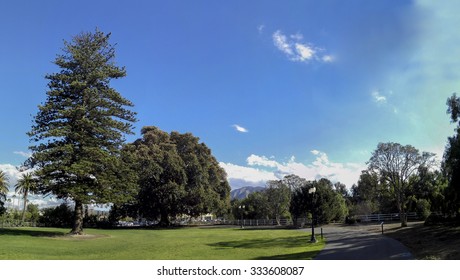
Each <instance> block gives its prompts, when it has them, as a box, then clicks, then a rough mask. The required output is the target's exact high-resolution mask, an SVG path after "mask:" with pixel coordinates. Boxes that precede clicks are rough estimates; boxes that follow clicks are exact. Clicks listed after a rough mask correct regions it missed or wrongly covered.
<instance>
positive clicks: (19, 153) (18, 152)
mask: <svg viewBox="0 0 460 280" xmlns="http://www.w3.org/2000/svg"><path fill="white" fill-rule="evenodd" d="M13 153H14V154H16V155H20V156H23V157H26V158H29V157H31V156H32V154H31V153H28V152H23V151H14V152H13Z"/></svg>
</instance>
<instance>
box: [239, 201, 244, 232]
mask: <svg viewBox="0 0 460 280" xmlns="http://www.w3.org/2000/svg"><path fill="white" fill-rule="evenodd" d="M238 208H239V209H240V212H241V228H244V226H243V212H244V208H245V206H244V205H240V206H238Z"/></svg>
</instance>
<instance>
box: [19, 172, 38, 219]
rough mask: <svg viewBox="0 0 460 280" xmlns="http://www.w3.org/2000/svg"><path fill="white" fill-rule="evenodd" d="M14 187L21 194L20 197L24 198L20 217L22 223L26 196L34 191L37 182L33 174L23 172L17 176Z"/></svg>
mask: <svg viewBox="0 0 460 280" xmlns="http://www.w3.org/2000/svg"><path fill="white" fill-rule="evenodd" d="M15 187H16V188H15V192H17V193H19V194H22V198H23V199H24V204H23V209H22V219H21V222H22V223H24V219H25V217H26V210H27V198H28V196H29V194H30V193H35V192H36V191H37V184H36V180H35V178H34V176H33V173H32V172H29V173H23V174H22V175H21V178H19V180H18V182H17V183H16V185H15Z"/></svg>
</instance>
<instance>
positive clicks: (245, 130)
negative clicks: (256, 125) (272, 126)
mask: <svg viewBox="0 0 460 280" xmlns="http://www.w3.org/2000/svg"><path fill="white" fill-rule="evenodd" d="M232 127H233V128H235V130H236V131H238V132H241V133H248V132H249V130H248V129H246V128H244V127H242V126H240V125H237V124H234V125H232Z"/></svg>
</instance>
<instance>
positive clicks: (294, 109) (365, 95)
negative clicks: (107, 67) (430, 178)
mask: <svg viewBox="0 0 460 280" xmlns="http://www.w3.org/2000/svg"><path fill="white" fill-rule="evenodd" d="M286 2H287V1H93V0H91V1H77V2H76V1H2V2H1V3H0V26H2V28H0V38H1V40H2V44H0V93H1V96H2V100H3V101H2V102H1V103H0V119H1V120H2V130H1V131H2V133H0V168H2V169H3V170H5V171H6V172H8V174H9V175H10V177H12V181H13V182H14V178H16V177H17V175H18V173H17V172H16V171H15V170H14V166H17V165H19V164H20V163H21V162H23V161H24V160H25V157H24V155H27V153H28V149H27V147H28V146H29V142H28V138H27V136H26V132H27V131H29V129H30V126H31V124H32V117H33V116H34V115H35V114H36V112H37V105H38V104H40V103H41V102H44V101H45V98H46V97H45V93H46V90H47V87H46V80H45V79H44V76H45V74H47V73H53V72H56V71H57V70H58V69H57V68H56V67H55V66H54V65H53V64H52V61H53V60H54V58H55V56H56V55H57V54H58V53H60V52H61V48H62V47H63V40H70V39H71V37H72V36H74V35H76V34H78V33H80V32H82V31H94V30H95V28H96V27H97V28H99V29H100V30H102V31H104V32H111V33H112V37H111V42H112V43H114V44H117V45H116V51H117V59H116V60H117V63H118V65H120V66H125V67H126V70H127V74H128V75H127V77H126V78H123V79H120V80H118V81H115V82H114V83H113V86H114V87H115V88H116V89H117V90H118V91H119V92H120V93H121V94H123V95H124V96H125V97H127V98H128V99H130V100H131V101H133V103H134V104H135V108H134V110H135V111H137V112H138V119H139V122H138V123H137V124H136V131H135V132H136V135H134V136H129V137H128V140H129V141H132V140H134V139H135V138H137V137H139V136H140V135H139V132H140V129H141V127H142V126H145V125H155V126H158V127H160V128H161V129H163V130H165V131H168V132H169V131H179V132H191V133H193V134H194V135H196V136H198V137H200V139H201V140H202V141H203V142H205V143H206V144H207V145H208V146H209V147H210V148H211V149H212V151H213V154H214V155H215V156H216V158H217V159H218V160H219V162H221V166H222V167H224V168H225V169H226V170H227V173H228V177H229V180H230V183H231V185H232V187H233V188H237V187H241V186H246V185H254V186H255V185H263V184H264V182H265V181H266V180H270V179H280V178H282V177H283V176H284V175H286V174H289V173H295V174H298V175H299V176H302V177H305V178H307V179H315V178H319V177H327V178H330V179H331V180H333V181H341V182H344V183H346V184H347V186H348V187H350V186H351V184H353V183H355V182H356V181H357V178H358V176H359V174H360V171H361V170H362V169H364V168H365V167H366V164H365V163H366V161H367V160H368V159H369V158H370V154H371V152H372V151H373V150H374V149H375V148H376V147H377V144H378V143H379V142H388V141H394V142H399V143H401V144H404V145H405V144H411V145H413V146H415V147H416V148H418V149H420V150H424V151H430V152H435V153H437V154H438V156H439V157H441V156H442V152H443V150H444V147H445V144H446V139H447V137H448V136H450V135H452V134H453V128H454V127H453V125H451V124H450V122H449V117H448V115H447V114H446V109H447V108H446V105H445V104H446V99H447V98H448V97H449V96H451V95H452V93H453V92H456V91H458V90H459V88H460V67H459V66H460V63H459V61H460V60H459V57H460V32H459V31H458V29H457V28H456V26H460V25H459V23H460V15H459V14H458V12H457V11H459V10H460V9H459V8H460V7H459V6H460V4H459V3H458V2H457V1H399V0H398V1H396V0H395V1H365V0H362V1H358V0H354V1H339V0H337V1H332V0H327V1H289V2H287V3H286Z"/></svg>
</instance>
